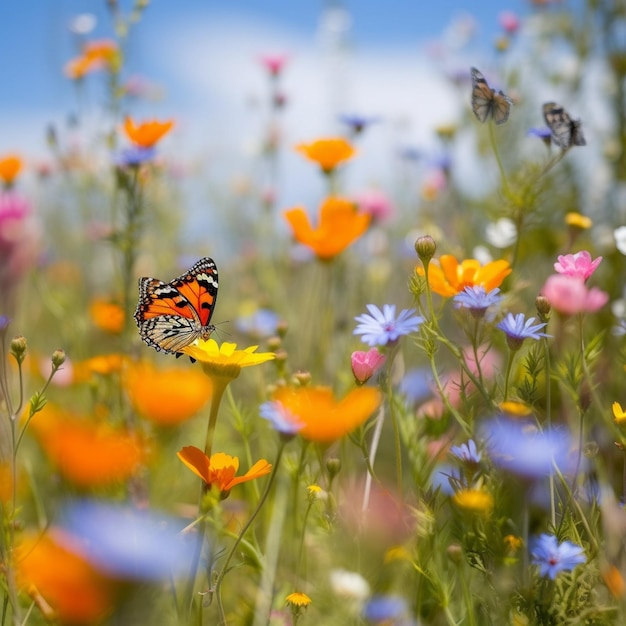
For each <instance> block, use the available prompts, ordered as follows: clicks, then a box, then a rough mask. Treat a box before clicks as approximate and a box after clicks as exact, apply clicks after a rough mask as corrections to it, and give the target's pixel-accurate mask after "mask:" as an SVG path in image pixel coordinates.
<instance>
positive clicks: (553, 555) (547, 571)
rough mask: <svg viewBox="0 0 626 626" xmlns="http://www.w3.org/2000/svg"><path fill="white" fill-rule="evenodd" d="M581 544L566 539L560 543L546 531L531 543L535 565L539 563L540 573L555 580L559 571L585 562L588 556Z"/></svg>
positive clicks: (564, 570) (570, 568)
mask: <svg viewBox="0 0 626 626" xmlns="http://www.w3.org/2000/svg"><path fill="white" fill-rule="evenodd" d="M584 552H585V551H584V550H583V548H581V546H579V545H576V544H575V543H572V542H571V541H564V542H563V543H561V544H559V542H558V541H557V538H556V537H555V536H554V535H548V534H546V533H544V534H542V535H540V536H539V537H536V538H535V540H534V541H533V542H532V544H531V548H530V554H531V557H532V560H533V564H534V565H539V575H540V576H543V577H545V576H547V577H549V578H551V579H552V580H554V579H555V578H556V576H557V574H558V573H559V572H566V571H569V570H572V569H574V568H575V567H576V566H577V565H580V564H581V563H585V561H586V560H587V557H586V556H585V554H584Z"/></svg>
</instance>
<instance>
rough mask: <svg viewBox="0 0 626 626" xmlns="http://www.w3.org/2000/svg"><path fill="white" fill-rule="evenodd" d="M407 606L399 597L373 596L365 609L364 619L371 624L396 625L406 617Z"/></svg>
mask: <svg viewBox="0 0 626 626" xmlns="http://www.w3.org/2000/svg"><path fill="white" fill-rule="evenodd" d="M407 608H408V607H407V604H406V601H405V600H404V599H403V598H399V597H398V596H373V597H372V598H371V599H370V600H369V601H368V603H367V604H366V605H365V607H364V608H363V617H364V618H365V619H366V620H369V621H370V622H374V623H375V624H376V623H379V622H384V623H385V624H389V623H392V624H393V623H394V622H395V621H396V620H399V619H401V618H402V617H405V616H406V612H407Z"/></svg>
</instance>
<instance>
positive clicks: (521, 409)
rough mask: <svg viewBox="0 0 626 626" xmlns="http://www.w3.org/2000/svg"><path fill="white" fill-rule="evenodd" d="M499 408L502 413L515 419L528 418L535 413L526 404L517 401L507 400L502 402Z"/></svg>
mask: <svg viewBox="0 0 626 626" xmlns="http://www.w3.org/2000/svg"><path fill="white" fill-rule="evenodd" d="M499 406H500V410H501V411H504V413H506V414H507V415H511V416H513V417H528V416H529V415H532V412H533V410H532V408H531V407H529V406H528V405H527V404H526V403H525V402H517V401H515V400H505V401H504V402H500V405H499Z"/></svg>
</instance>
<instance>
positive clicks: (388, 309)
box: [354, 304, 424, 347]
mask: <svg viewBox="0 0 626 626" xmlns="http://www.w3.org/2000/svg"><path fill="white" fill-rule="evenodd" d="M367 310H368V311H369V312H370V314H369V315H368V314H367V313H364V314H363V315H359V316H357V317H355V318H354V319H355V320H356V321H357V322H359V324H358V326H357V327H356V328H355V329H354V334H355V335H362V337H361V340H362V341H363V342H365V343H367V344H368V345H370V346H372V347H374V346H386V345H388V344H390V343H393V342H394V341H397V340H398V339H399V338H400V337H401V336H402V335H408V334H409V333H412V332H414V331H416V330H417V329H418V328H419V327H420V324H421V323H422V322H423V321H424V318H423V317H422V316H421V315H415V312H416V311H415V309H402V311H400V314H399V315H398V317H397V318H396V305H395V304H383V310H382V311H381V310H380V309H379V308H378V307H377V306H376V305H374V304H368V305H367Z"/></svg>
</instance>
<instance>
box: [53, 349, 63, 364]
mask: <svg viewBox="0 0 626 626" xmlns="http://www.w3.org/2000/svg"><path fill="white" fill-rule="evenodd" d="M63 363H65V351H64V350H55V351H54V352H53V353H52V367H54V369H59V367H61V365H63Z"/></svg>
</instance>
